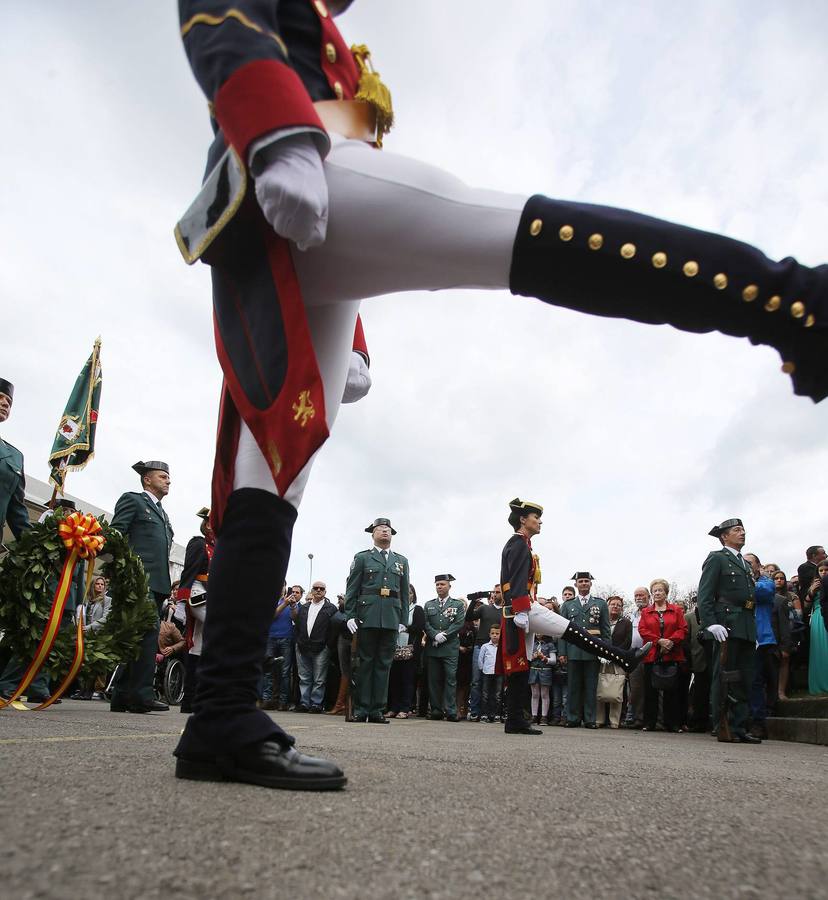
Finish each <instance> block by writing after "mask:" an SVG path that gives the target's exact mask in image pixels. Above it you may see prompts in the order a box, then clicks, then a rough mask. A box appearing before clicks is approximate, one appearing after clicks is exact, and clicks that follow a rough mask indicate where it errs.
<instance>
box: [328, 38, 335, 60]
mask: <svg viewBox="0 0 828 900" xmlns="http://www.w3.org/2000/svg"><path fill="white" fill-rule="evenodd" d="M325 56H327V57H328V62H329V63H335V62H336V47H334V45H333V44H332V43H331V42H330V41H328V43H327V44H325Z"/></svg>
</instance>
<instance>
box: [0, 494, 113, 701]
mask: <svg viewBox="0 0 828 900" xmlns="http://www.w3.org/2000/svg"><path fill="white" fill-rule="evenodd" d="M58 535H59V536H60V539H61V541H62V542H63V546H64V547H66V549H67V550H68V551H69V553H68V554H67V556H66V559H65V561H64V563H63V568H62V569H61V571H60V578H59V579H58V586H57V590H56V591H55V596H54V597H53V599H52V608H51V610H50V611H49V618H48V619H47V620H46V627H45V628H44V630H43V636H42V637H41V638H40V643H39V644H38V647H37V650H36V651H35V655H34V659H33V660H32V661H31V662H30V663H29V666H28V668H27V669H26V671H25V673H24V674H23V678H22V679H21V680H20V684H18V686H17V689H16V690H15V692H14V693H13V694H12V696H11V697H10V698H9V699H8V700H2V699H0V709H2V708H3V707H4V706H9V705H11V704H14V706H15V708H16V709H21V708H23V709H28V707H22V706H21V704H19V703H16V702H15V701H16V700H17V698H18V697H20V695H21V694H23V692H24V691H25V690H26V688H27V687H28V686H29V685H30V684H31V682H32V680H33V679H34V677H35V675H37V673H38V672H39V671H40V669H41V668H42V666H43V664H44V663H45V662H46V660H47V658H48V656H49V653H50V652H51V650H52V646H53V645H54V643H55V640H56V639H57V636H58V631H59V630H60V621H61V619H62V618H63V610H64V609H65V607H66V598H67V597H68V596H69V591H70V589H71V587H72V578H73V575H74V573H75V566H76V565H77V562H78V560H79V559H88V560H94V559H95V557H96V556H97V555H98V553H99V552H100V551H101V549H102V548H103V545H104V544H105V543H106V539H105V538H104V536H103V533H102V529H101V524H100V522H98V520H97V519H96V518H95V517H94V516H93V515H91V514H88V513H87V514H86V515H83V514H82V513H78V512H74V513H71V514H70V515H68V516H67V517H66V518H65V519H64V520H63V521H62V522H60V524H59V525H58ZM89 574H90V577H91V575H92V571H91V568H90V573H89ZM89 580H90V578H87V587H88V583H89ZM82 664H83V617H82V616H78V624H77V637H76V643H75V655H74V657H73V659H72V664H71V666H70V667H69V672H68V673H67V675H66V677H65V678H64V679H63V681H62V682H61V685H60V687H59V688H58V689H57V690H56V691H55V692H54V693H53V694H52V696H51V697H50V698H49V699H48V700H47V701H45V702H44V703H41V704H40V705H39V706H36V707H35V709H36V710H38V709H46V707H48V706H51V705H52V704H53V703H54V702H55V701H56V700H58V699H59V698H60V696H61V694H63V692H64V691H65V690H66V689H67V688H68V687H69V685H70V684H71V683H72V681H74V679H75V676H76V675H77V673H78V671H79V669H80V667H81V665H82Z"/></svg>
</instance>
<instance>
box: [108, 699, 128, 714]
mask: <svg viewBox="0 0 828 900" xmlns="http://www.w3.org/2000/svg"><path fill="white" fill-rule="evenodd" d="M109 711H110V712H129V707H128V706H127V704H126V703H124V701H123V700H110V701H109Z"/></svg>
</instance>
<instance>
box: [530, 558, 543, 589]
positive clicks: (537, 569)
mask: <svg viewBox="0 0 828 900" xmlns="http://www.w3.org/2000/svg"><path fill="white" fill-rule="evenodd" d="M532 558H533V559H534V560H535V578H534V581H535V584H540V583H541V568H540V557H539V556H538V554H537V553H533V554H532Z"/></svg>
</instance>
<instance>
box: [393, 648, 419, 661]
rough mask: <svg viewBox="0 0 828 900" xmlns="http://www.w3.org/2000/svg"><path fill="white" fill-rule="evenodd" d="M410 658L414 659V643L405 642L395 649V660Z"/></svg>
mask: <svg viewBox="0 0 828 900" xmlns="http://www.w3.org/2000/svg"><path fill="white" fill-rule="evenodd" d="M409 659H414V645H413V644H404V645H403V646H402V647H397V648H396V650H394V662H408V660H409Z"/></svg>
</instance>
